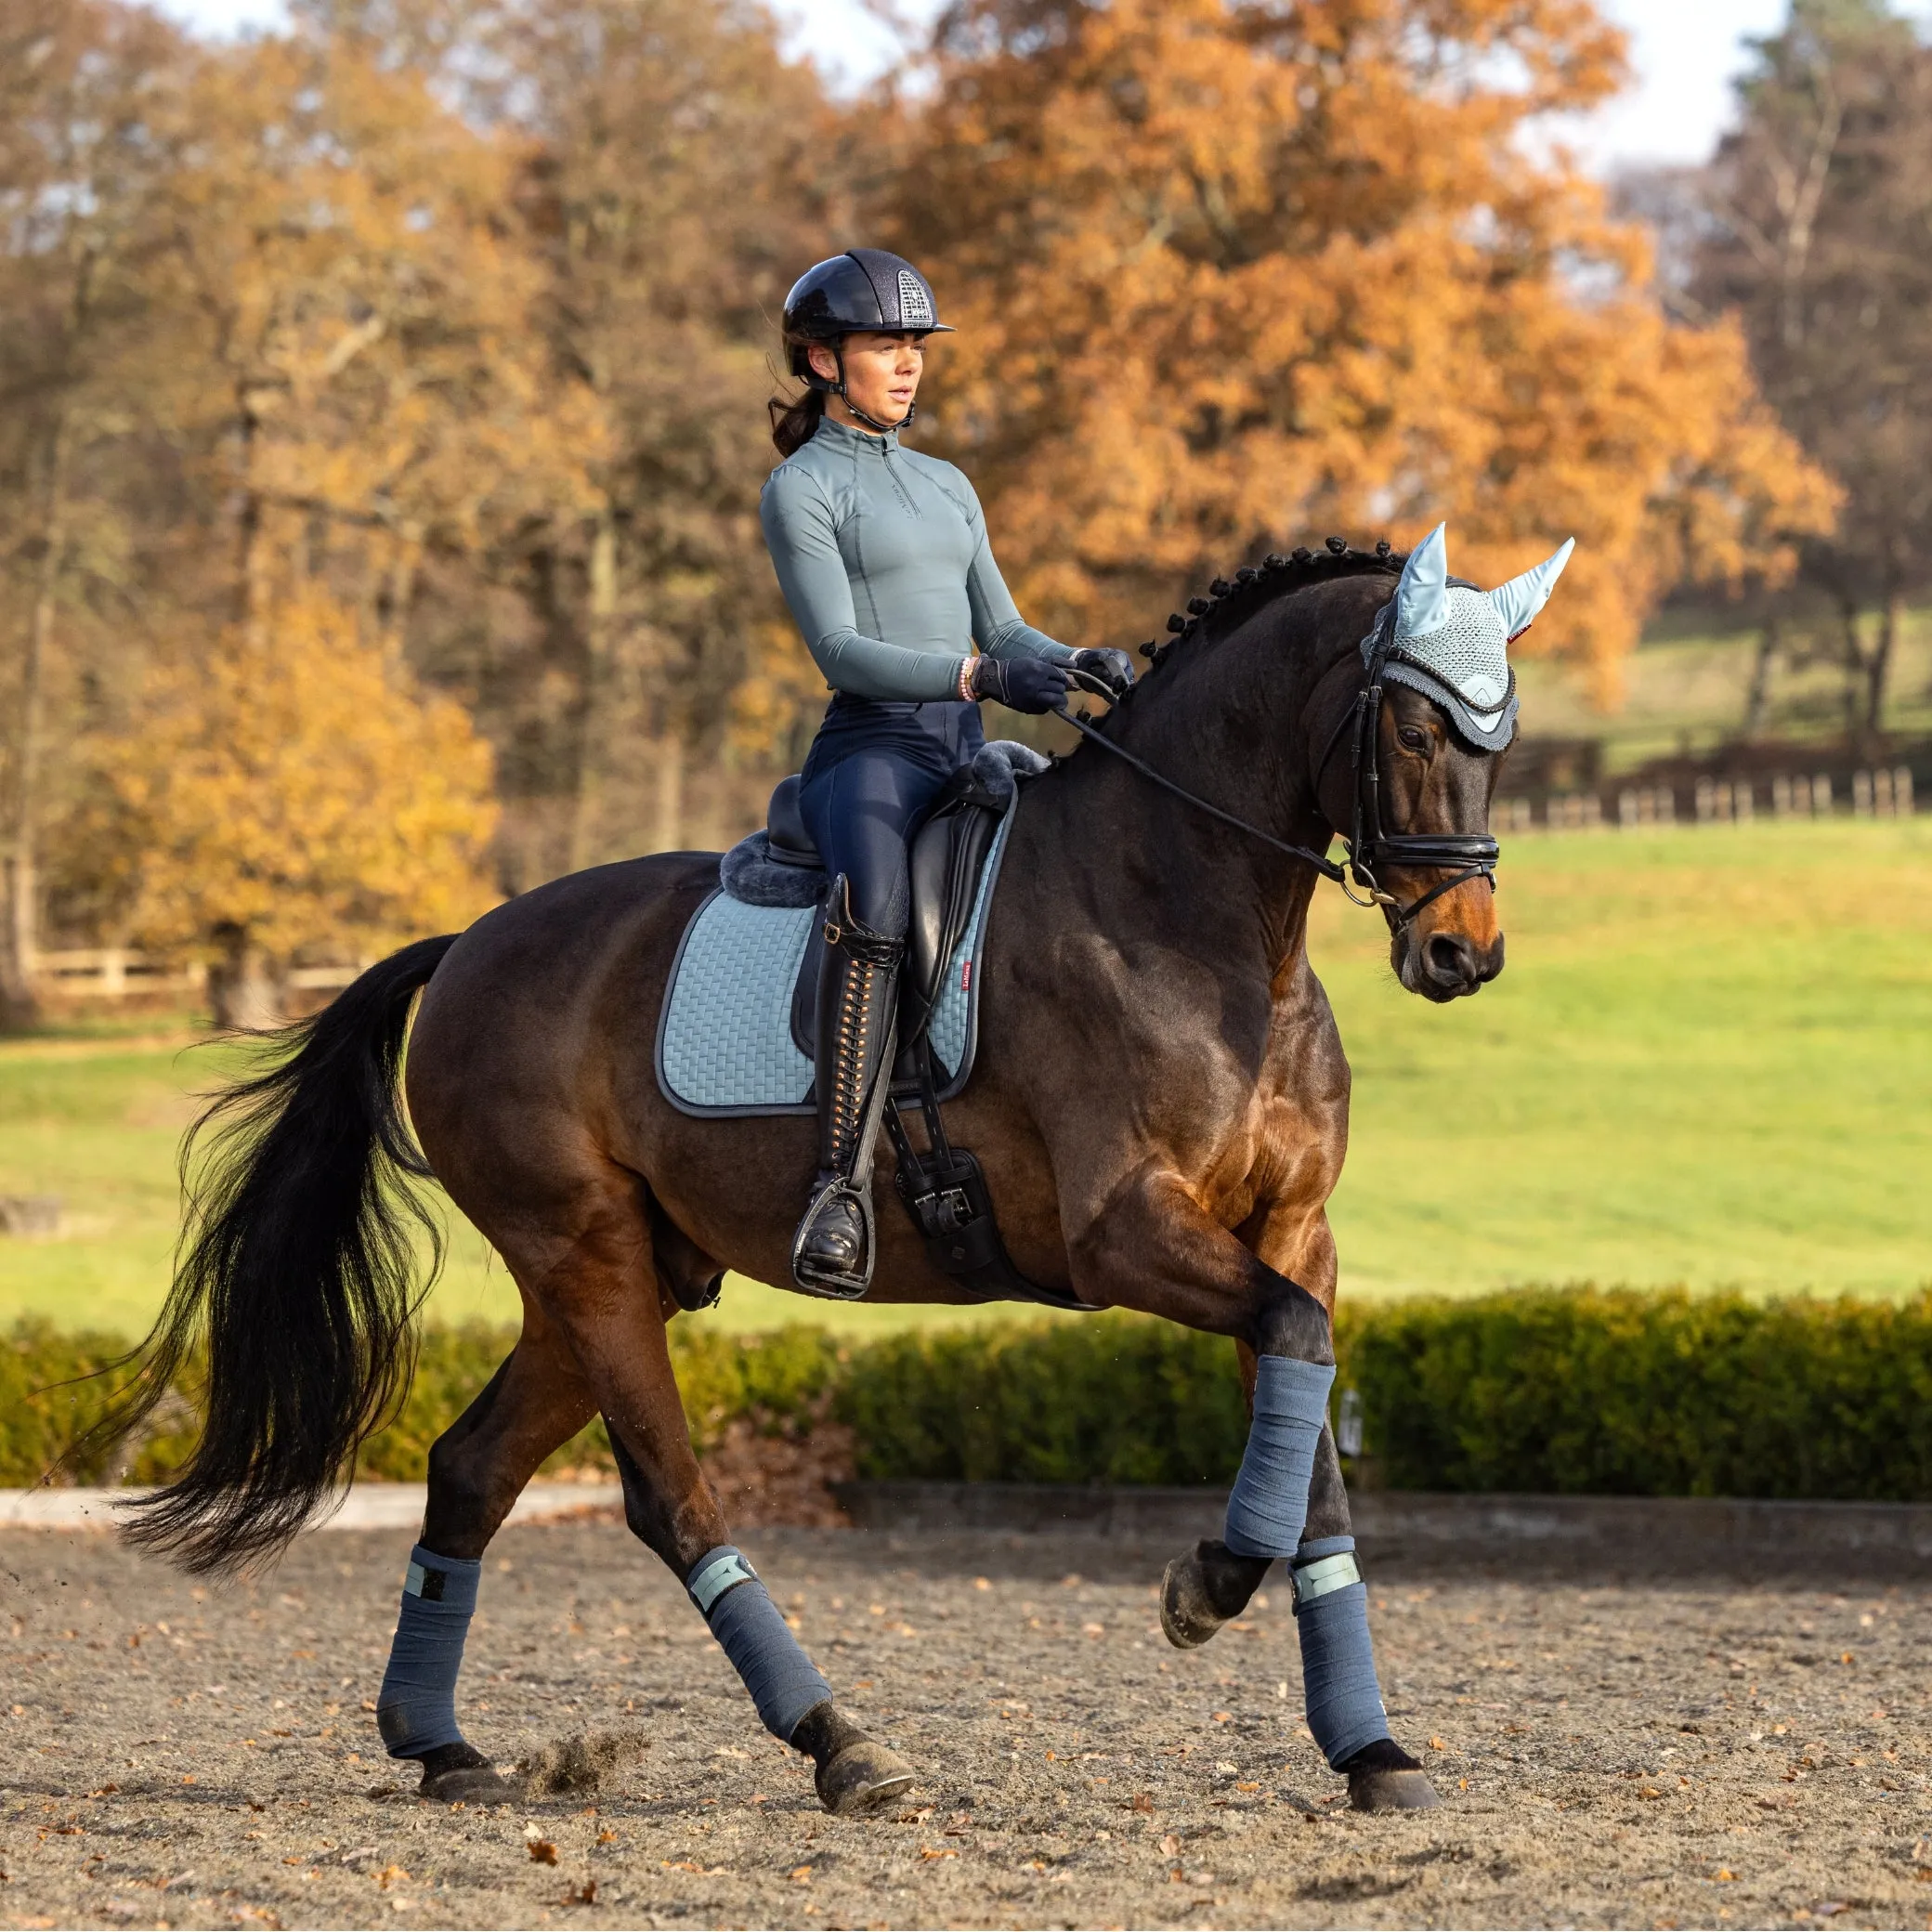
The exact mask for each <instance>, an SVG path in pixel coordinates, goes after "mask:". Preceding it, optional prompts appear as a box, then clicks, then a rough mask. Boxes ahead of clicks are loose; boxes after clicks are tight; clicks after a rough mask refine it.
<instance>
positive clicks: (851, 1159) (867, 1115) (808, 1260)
mask: <svg viewBox="0 0 1932 1932" xmlns="http://www.w3.org/2000/svg"><path fill="white" fill-rule="evenodd" d="M825 941H826V955H825V963H824V967H823V971H822V973H821V974H820V978H819V983H818V1043H817V1044H818V1052H817V1062H818V1065H817V1081H816V1091H817V1097H818V1130H819V1142H818V1145H819V1157H818V1180H817V1181H816V1183H815V1185H814V1189H813V1194H812V1201H811V1205H810V1206H809V1207H807V1208H806V1210H805V1215H804V1219H803V1221H800V1223H799V1229H798V1234H797V1236H796V1238H795V1239H794V1240H793V1242H792V1246H791V1274H792V1279H793V1281H795V1282H796V1283H797V1284H798V1286H800V1287H802V1288H804V1289H806V1290H807V1291H808V1292H810V1293H813V1294H819V1295H832V1296H836V1297H839V1298H841V1299H856V1298H857V1297H859V1296H861V1295H863V1294H864V1293H865V1292H866V1290H867V1288H868V1286H870V1285H871V1280H872V1256H873V1251H874V1247H875V1236H876V1229H875V1226H874V1222H873V1219H872V1193H871V1166H872V1142H873V1140H874V1137H875V1136H876V1135H877V1133H878V1130H879V1121H880V1117H881V1115H882V1113H883V1112H884V1107H885V1099H886V1091H887V1088H888V1086H889V1084H890V1083H889V1080H888V1078H887V1073H888V1070H889V1069H890V1067H891V1065H892V1060H893V1051H894V1033H895V1023H896V1020H897V1012H898V980H899V962H900V960H901V959H902V958H903V957H904V954H905V950H906V947H905V942H904V941H903V940H897V939H893V938H889V937H888V936H887V935H886V934H884V933H875V932H873V931H872V930H871V929H870V928H869V927H868V926H865V925H862V924H861V923H860V922H859V921H858V920H856V919H855V918H854V917H853V913H852V898H851V892H850V888H849V887H848V885H847V882H846V881H845V880H844V879H843V878H840V879H837V880H835V881H833V883H832V889H831V893H830V894H829V902H828V911H827V915H826V922H825ZM848 1216H850V1217H855V1219H856V1221H857V1230H856V1232H857V1247H858V1253H857V1255H856V1256H855V1258H854V1259H853V1260H852V1262H851V1264H850V1265H849V1266H848V1265H841V1264H840V1263H839V1262H835V1261H834V1260H832V1259H831V1258H830V1257H829V1256H827V1255H822V1254H820V1255H814V1254H813V1253H811V1252H809V1248H810V1247H811V1245H812V1242H813V1237H814V1236H815V1235H817V1234H822V1233H829V1232H830V1231H829V1228H828V1226H827V1223H828V1222H829V1221H844V1220H846V1219H847V1217H848Z"/></svg>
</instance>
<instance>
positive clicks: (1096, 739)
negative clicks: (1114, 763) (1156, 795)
mask: <svg viewBox="0 0 1932 1932" xmlns="http://www.w3.org/2000/svg"><path fill="white" fill-rule="evenodd" d="M1095 695H1096V696H1099V697H1103V696H1104V695H1105V694H1104V693H1103V692H1099V693H1096V694H1095ZM1053 715H1054V716H1055V717H1056V718H1061V719H1064V721H1065V722H1066V723H1067V724H1069V725H1072V726H1073V728H1074V729H1075V730H1076V731H1077V732H1078V733H1079V734H1080V736H1081V737H1082V738H1088V739H1090V740H1091V742H1092V743H1094V744H1096V745H1098V746H1100V747H1101V749H1102V750H1103V751H1111V752H1113V754H1114V756H1115V757H1116V758H1118V759H1121V760H1123V761H1124V762H1125V763H1127V764H1130V765H1132V766H1133V768H1134V769H1135V770H1136V771H1137V772H1139V773H1140V774H1141V776H1142V777H1143V778H1151V779H1152V780H1153V781H1154V783H1155V784H1156V785H1158V786H1159V787H1160V789H1161V790H1163V791H1169V792H1172V793H1173V795H1174V796H1175V797H1176V798H1178V799H1185V800H1186V802H1187V803H1189V804H1191V805H1193V806H1194V809H1195V810H1196V811H1199V812H1206V813H1207V816H1209V817H1210V818H1219V819H1220V820H1221V823H1222V824H1223V825H1232V826H1233V827H1234V829H1235V830H1236V831H1237V832H1246V833H1247V835H1248V837H1249V838H1251V839H1259V840H1260V842H1261V843H1262V844H1264V845H1272V846H1273V848H1274V849H1275V851H1277V852H1285V853H1286V854H1287V855H1288V856H1289V857H1290V858H1299V859H1300V860H1302V861H1303V862H1304V863H1305V864H1307V865H1311V866H1312V867H1313V868H1315V870H1316V871H1317V872H1319V873H1320V874H1321V875H1322V877H1323V878H1324V879H1332V880H1334V881H1335V882H1336V884H1337V885H1338V886H1340V887H1341V888H1342V890H1343V891H1344V892H1346V891H1347V890H1348V884H1349V875H1348V874H1347V872H1345V871H1344V870H1343V869H1342V868H1341V867H1339V866H1338V865H1337V864H1336V863H1335V861H1334V860H1333V859H1330V858H1324V857H1323V856H1322V855H1321V854H1320V853H1319V852H1311V851H1310V850H1309V849H1308V847H1307V846H1306V845H1290V844H1289V843H1288V842H1287V841H1286V839H1277V838H1276V837H1275V836H1274V834H1273V832H1264V831H1263V830H1262V829H1261V828H1260V826H1258V825H1250V824H1249V823H1248V822H1247V819H1245V818H1237V817H1235V816H1234V813H1232V812H1223V811H1222V810H1221V807H1220V806H1219V805H1211V804H1209V803H1207V800H1206V799H1205V798H1200V797H1198V796H1196V795H1195V794H1194V792H1192V791H1190V790H1187V788H1186V787H1185V786H1182V785H1177V784H1175V782H1174V781H1173V779H1171V778H1167V777H1162V776H1161V774H1160V773H1159V772H1157V771H1155V768H1154V767H1153V766H1152V765H1151V764H1147V763H1146V761H1145V760H1144V759H1140V758H1136V757H1135V756H1134V754H1133V753H1132V752H1131V751H1123V750H1122V749H1121V747H1120V746H1118V745H1116V743H1115V742H1114V741H1113V739H1112V738H1108V737H1107V736H1106V735H1105V734H1104V733H1103V732H1099V731H1096V730H1095V729H1094V728H1093V726H1092V725H1090V724H1088V722H1087V721H1086V719H1084V718H1080V717H1076V716H1075V715H1074V713H1073V712H1072V711H1068V710H1067V709H1066V708H1065V707H1064V705H1055V706H1054V708H1053Z"/></svg>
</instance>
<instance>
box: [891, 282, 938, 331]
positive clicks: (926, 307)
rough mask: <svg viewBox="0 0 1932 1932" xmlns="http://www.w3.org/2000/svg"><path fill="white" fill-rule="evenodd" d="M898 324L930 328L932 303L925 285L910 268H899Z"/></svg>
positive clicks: (905, 326) (907, 326) (909, 327)
mask: <svg viewBox="0 0 1932 1932" xmlns="http://www.w3.org/2000/svg"><path fill="white" fill-rule="evenodd" d="M899 326H900V327H901V328H902V329H930V328H931V327H932V326H933V304H932V300H931V298H930V297H929V296H928V295H927V294H926V285H925V283H924V282H922V281H920V279H919V277H918V276H917V275H915V274H914V273H913V272H912V270H911V269H910V268H901V269H900V270H899Z"/></svg>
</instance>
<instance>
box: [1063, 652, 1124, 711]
mask: <svg viewBox="0 0 1932 1932" xmlns="http://www.w3.org/2000/svg"><path fill="white" fill-rule="evenodd" d="M1074 669H1075V670H1076V671H1077V672H1078V673H1079V674H1080V675H1081V676H1082V677H1086V678H1091V679H1093V680H1094V682H1095V683H1096V684H1099V685H1103V686H1104V688H1105V691H1106V695H1107V701H1108V702H1109V703H1110V704H1118V703H1119V702H1120V700H1121V699H1122V698H1125V697H1126V696H1127V694H1128V693H1129V691H1130V690H1132V689H1133V683H1134V660H1133V659H1131V658H1129V656H1128V654H1127V653H1126V652H1125V651H1116V650H1099V651H1076V652H1075V653H1074Z"/></svg>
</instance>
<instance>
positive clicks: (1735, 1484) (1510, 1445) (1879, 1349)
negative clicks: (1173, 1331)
mask: <svg viewBox="0 0 1932 1932" xmlns="http://www.w3.org/2000/svg"><path fill="white" fill-rule="evenodd" d="M1341 1341H1342V1343H1343V1347H1344V1350H1345V1364H1346V1370H1345V1372H1346V1374H1347V1376H1348V1377H1349V1378H1351V1380H1352V1381H1353V1383H1354V1385H1355V1387H1357V1388H1358V1389H1359V1390H1361V1391H1362V1400H1363V1408H1364V1416H1365V1418H1366V1429H1367V1438H1366V1446H1367V1448H1368V1449H1369V1450H1370V1451H1371V1452H1372V1453H1373V1455H1374V1456H1375V1457H1376V1473H1377V1478H1378V1480H1380V1481H1381V1482H1384V1483H1386V1484H1387V1485H1388V1486H1389V1487H1390V1488H1391V1489H1447V1490H1517V1491H1527V1492H1534V1493H1548V1494H1558V1495H1561V1494H1592V1495H1653V1496H1671V1495H1687V1496H1715V1495H1729V1496H1815V1497H1833V1498H1839V1499H1864V1500H1868V1501H1892V1502H1925V1501H1932V1293H1924V1294H1921V1295H1919V1296H1918V1297H1917V1298H1916V1299H1913V1300H1912V1301H1909V1302H1906V1303H1904V1304H1903V1305H1902V1306H1900V1305H1892V1304H1887V1303H1885V1302H1875V1301H1862V1300H1859V1299H1854V1298H1852V1297H1850V1296H1847V1297H1845V1298H1844V1299H1840V1300H1836V1301H1822V1300H1810V1299H1798V1298H1794V1299H1788V1300H1781V1301H1771V1302H1753V1301H1747V1300H1745V1299H1743V1297H1742V1296H1738V1295H1689V1294H1685V1293H1683V1292H1682V1291H1681V1290H1677V1291H1674V1292H1671V1293H1665V1294H1644V1293H1638V1292H1636V1291H1633V1290H1628V1289H1621V1290H1614V1291H1603V1290H1596V1289H1580V1290H1579V1289H1570V1290H1554V1289H1552V1290H1540V1291H1536V1290H1533V1291H1518V1292H1515V1293H1511V1294H1506V1295H1491V1296H1486V1297H1484V1298H1483V1299H1481V1300H1474V1301H1450V1300H1439V1299H1428V1300H1416V1301H1399V1302H1393V1303H1390V1304H1388V1305H1386V1306H1384V1307H1381V1308H1378V1309H1376V1310H1375V1311H1373V1312H1371V1313H1369V1314H1367V1315H1365V1316H1358V1317H1357V1318H1356V1319H1355V1320H1354V1321H1352V1322H1351V1323H1348V1324H1346V1325H1344V1327H1343V1332H1342V1336H1341Z"/></svg>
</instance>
